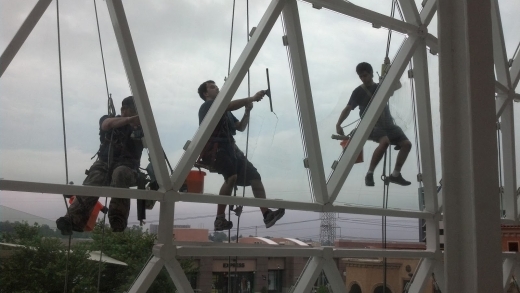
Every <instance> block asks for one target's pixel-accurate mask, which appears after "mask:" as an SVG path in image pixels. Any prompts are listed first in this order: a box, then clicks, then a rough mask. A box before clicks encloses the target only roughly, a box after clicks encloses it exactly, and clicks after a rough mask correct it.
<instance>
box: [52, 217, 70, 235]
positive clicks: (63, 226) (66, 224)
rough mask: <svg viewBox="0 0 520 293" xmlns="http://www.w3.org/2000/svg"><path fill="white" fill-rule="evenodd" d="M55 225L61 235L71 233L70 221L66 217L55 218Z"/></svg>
mask: <svg viewBox="0 0 520 293" xmlns="http://www.w3.org/2000/svg"><path fill="white" fill-rule="evenodd" d="M56 227H57V228H58V230H60V232H61V235H66V236H69V235H72V223H71V222H70V219H69V218H67V217H61V218H59V219H57V220H56Z"/></svg>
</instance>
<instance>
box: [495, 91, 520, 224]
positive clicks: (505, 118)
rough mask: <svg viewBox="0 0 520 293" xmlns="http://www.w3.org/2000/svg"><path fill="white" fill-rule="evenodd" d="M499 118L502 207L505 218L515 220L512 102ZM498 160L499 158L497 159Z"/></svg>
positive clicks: (514, 151)
mask: <svg viewBox="0 0 520 293" xmlns="http://www.w3.org/2000/svg"><path fill="white" fill-rule="evenodd" d="M508 104H509V105H508V106H507V107H506V108H505V110H504V112H503V113H502V116H501V119H500V120H501V121H500V130H499V131H500V132H501V133H502V156H503V160H502V163H503V164H502V166H503V172H502V174H503V179H504V181H503V183H504V186H503V187H504V193H503V198H502V201H503V207H504V209H505V211H506V218H507V219H510V220H516V218H517V217H518V207H517V205H518V203H517V201H518V197H517V194H516V189H517V182H516V172H517V170H516V163H517V161H516V146H515V119H514V116H515V112H514V108H513V101H512V100H509V102H508ZM499 159H500V158H499Z"/></svg>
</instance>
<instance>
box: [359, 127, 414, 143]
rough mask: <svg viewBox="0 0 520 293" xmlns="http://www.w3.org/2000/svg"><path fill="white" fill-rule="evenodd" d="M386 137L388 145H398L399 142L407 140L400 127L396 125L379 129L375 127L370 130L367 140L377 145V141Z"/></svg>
mask: <svg viewBox="0 0 520 293" xmlns="http://www.w3.org/2000/svg"><path fill="white" fill-rule="evenodd" d="M385 136H387V137H388V139H389V140H390V144H392V145H398V144H399V143H400V142H402V141H405V140H409V139H408V137H406V135H405V134H404V132H403V130H402V129H401V127H399V126H397V125H395V124H394V125H386V126H384V127H380V126H378V125H376V126H375V127H374V129H372V132H371V133H370V136H368V139H370V140H372V141H375V142H377V143H379V140H380V139H381V138H382V137H385Z"/></svg>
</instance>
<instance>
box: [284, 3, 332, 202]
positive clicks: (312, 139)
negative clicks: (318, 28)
mask: <svg viewBox="0 0 520 293" xmlns="http://www.w3.org/2000/svg"><path fill="white" fill-rule="evenodd" d="M282 13H283V21H284V22H285V27H286V30H287V40H288V42H289V52H290V54H289V55H290V62H291V65H292V66H290V68H291V70H292V75H293V76H294V86H295V88H296V98H297V100H298V110H299V112H300V119H301V125H302V126H301V127H302V130H303V139H304V143H305V149H306V154H305V155H306V156H307V160H308V162H309V171H310V174H311V186H312V189H313V195H314V198H315V199H316V201H317V202H318V203H321V204H324V203H327V202H328V199H329V197H328V194H327V182H326V181H325V170H324V169H323V158H322V155H321V147H320V138H319V134H318V126H317V125H318V124H317V122H316V114H315V113H314V103H313V101H312V91H311V82H310V79H309V70H308V68H307V60H306V57H305V47H304V44H303V36H302V28H301V24H300V16H299V13H298V4H297V3H296V0H289V1H287V4H286V5H285V7H284V9H283V11H282Z"/></svg>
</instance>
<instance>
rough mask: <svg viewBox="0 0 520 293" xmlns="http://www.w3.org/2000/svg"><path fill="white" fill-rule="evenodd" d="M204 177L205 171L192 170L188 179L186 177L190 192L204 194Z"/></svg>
mask: <svg viewBox="0 0 520 293" xmlns="http://www.w3.org/2000/svg"><path fill="white" fill-rule="evenodd" d="M204 176H206V172H204V171H199V170H191V171H190V173H189V174H188V177H186V186H187V187H188V192H191V193H204Z"/></svg>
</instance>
